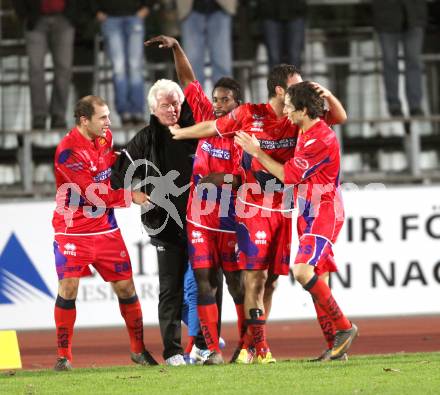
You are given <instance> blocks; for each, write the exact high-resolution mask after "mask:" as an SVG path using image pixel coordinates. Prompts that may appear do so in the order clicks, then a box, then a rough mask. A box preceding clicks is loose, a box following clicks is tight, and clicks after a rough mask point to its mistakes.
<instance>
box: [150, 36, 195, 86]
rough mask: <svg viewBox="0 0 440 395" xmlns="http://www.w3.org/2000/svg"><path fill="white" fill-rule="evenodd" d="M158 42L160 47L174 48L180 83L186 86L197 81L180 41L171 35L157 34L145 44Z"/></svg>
mask: <svg viewBox="0 0 440 395" xmlns="http://www.w3.org/2000/svg"><path fill="white" fill-rule="evenodd" d="M154 44H158V46H159V48H171V49H172V50H173V56H174V65H175V67H176V72H177V78H179V81H180V84H181V85H182V86H183V87H184V88H186V87H187V86H188V85H189V84H190V83H191V82H193V81H195V79H196V76H195V74H194V71H193V69H192V66H191V63H190V62H189V60H188V58H187V56H186V54H185V52H184V51H183V49H182V47H181V46H180V44H179V42H178V41H177V40H176V39H175V38H173V37H169V36H164V35H160V36H156V37H153V38H151V39H149V40H148V41H145V43H144V45H145V46H150V45H154Z"/></svg>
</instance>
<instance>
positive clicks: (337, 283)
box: [0, 187, 440, 329]
mask: <svg viewBox="0 0 440 395" xmlns="http://www.w3.org/2000/svg"><path fill="white" fill-rule="evenodd" d="M439 197H440V187H402V188H387V189H385V190H362V189H361V190H357V191H345V192H344V202H345V208H346V217H347V218H346V222H345V225H344V227H343V229H342V231H341V234H340V236H339V240H338V242H337V243H336V245H335V247H334V252H335V258H336V261H337V263H338V266H339V275H336V276H335V275H334V276H333V277H332V287H333V290H334V294H335V297H336V299H337V300H338V303H339V305H340V306H341V307H342V308H343V310H344V312H346V314H347V315H348V316H350V317H355V316H364V317H365V316H385V315H402V314H404V315H411V314H425V313H427V314H429V313H440V302H439V294H440V292H439V291H440V256H439V255H438V251H439V241H440V199H439ZM53 209H54V203H52V202H32V203H30V202H24V203H7V204H6V203H5V204H0V221H1V222H0V230H1V231H0V329H37V328H52V327H53V326H54V323H53V306H54V302H55V297H56V294H57V276H56V272H55V264H54V255H53V230H52V225H51V218H52V211H53ZM116 216H117V218H118V223H119V226H120V228H121V230H122V234H123V236H124V239H125V242H126V244H127V247H128V250H129V253H130V257H131V260H132V265H133V271H134V274H135V283H136V287H137V291H138V294H139V296H140V299H141V303H142V308H143V315H144V322H145V324H157V323H158V319H157V303H158V277H157V261H156V252H155V249H154V247H152V246H151V245H150V244H149V242H148V237H147V235H146V234H145V233H144V232H143V231H142V227H141V225H140V219H139V211H138V208H137V207H135V206H134V207H132V208H130V209H122V210H117V212H116ZM295 250H296V249H295V247H293V249H292V251H295ZM224 288H225V292H224V293H225V295H224V305H223V319H224V320H225V321H233V320H235V308H234V305H233V303H232V300H231V298H230V296H229V295H228V293H227V289H226V286H225V287H224ZM313 317H314V309H313V305H312V302H311V299H310V296H309V294H308V293H307V292H305V291H303V290H302V289H301V287H300V286H299V285H298V284H293V283H292V281H291V279H290V278H289V277H283V278H281V279H280V281H279V285H278V289H277V290H276V292H275V295H274V303H273V307H272V312H271V319H272V320H275V319H299V318H313ZM122 324H123V320H122V318H121V316H120V313H119V307H118V302H117V299H116V298H115V296H114V295H113V292H112V291H111V287H110V286H109V284H106V283H104V282H103V280H102V279H101V278H100V277H99V275H95V276H94V277H89V278H83V279H82V280H81V283H80V289H79V293H78V299H77V320H76V326H77V327H87V326H113V325H122Z"/></svg>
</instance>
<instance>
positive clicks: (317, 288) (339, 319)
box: [304, 274, 351, 330]
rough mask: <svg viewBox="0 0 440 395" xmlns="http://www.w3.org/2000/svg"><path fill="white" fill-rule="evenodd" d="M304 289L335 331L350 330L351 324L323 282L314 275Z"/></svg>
mask: <svg viewBox="0 0 440 395" xmlns="http://www.w3.org/2000/svg"><path fill="white" fill-rule="evenodd" d="M304 289H305V290H306V291H309V292H310V293H311V294H312V296H313V299H314V300H315V301H316V302H317V303H319V305H320V306H321V308H322V310H324V311H325V313H326V314H327V315H328V316H329V317H330V319H331V320H332V321H333V324H334V326H335V328H336V330H346V329H350V328H351V322H350V321H349V320H348V319H347V317H345V315H344V314H343V313H342V311H341V309H340V308H339V306H338V304H337V303H336V300H335V299H334V298H333V295H332V291H331V290H330V288H329V286H328V285H327V284H326V283H325V281H322V280H320V279H319V278H318V276H317V275H316V274H315V275H314V276H313V277H312V279H311V280H310V281H309V282H308V283H307V284H306V285H305V286H304Z"/></svg>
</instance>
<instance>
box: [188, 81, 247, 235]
mask: <svg viewBox="0 0 440 395" xmlns="http://www.w3.org/2000/svg"><path fill="white" fill-rule="evenodd" d="M184 93H185V97H186V100H187V102H188V104H189V106H190V107H191V110H192V113H193V116H194V120H195V121H196V123H199V122H203V121H208V120H213V119H215V115H214V108H213V105H212V103H211V101H210V100H209V99H208V97H207V96H206V94H205V92H204V91H203V89H202V87H201V85H200V83H199V82H198V81H193V82H192V83H191V84H189V85H188V86H187V87H186V89H185V92H184ZM238 152H239V151H238V150H237V148H236V147H235V145H234V141H233V139H224V138H221V137H219V136H214V137H209V138H205V139H200V140H199V143H198V145H197V150H196V153H195V158H194V166H193V174H192V183H191V190H190V195H189V199H188V206H187V217H186V218H187V221H188V222H190V223H193V224H196V225H200V226H203V227H206V228H208V229H212V230H222V231H235V221H234V217H235V211H234V196H233V192H232V191H231V189H229V190H228V189H227V188H220V187H219V188H217V189H216V190H215V191H214V190H212V191H207V190H206V189H205V190H204V191H203V189H202V188H200V187H199V188H196V186H197V184H198V182H199V180H200V179H201V178H203V177H205V176H207V175H208V174H210V173H225V174H238V162H239V154H238ZM222 193H223V200H226V201H227V202H228V204H226V205H225V207H222V206H221V204H220V201H221V199H222Z"/></svg>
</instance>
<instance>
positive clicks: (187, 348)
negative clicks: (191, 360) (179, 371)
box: [185, 336, 195, 354]
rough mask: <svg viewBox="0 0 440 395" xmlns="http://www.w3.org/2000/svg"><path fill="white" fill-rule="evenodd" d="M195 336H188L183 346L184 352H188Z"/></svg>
mask: <svg viewBox="0 0 440 395" xmlns="http://www.w3.org/2000/svg"><path fill="white" fill-rule="evenodd" d="M194 340H195V336H188V343H187V345H186V348H185V354H189V353H190V352H191V350H192V348H193V346H194Z"/></svg>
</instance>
